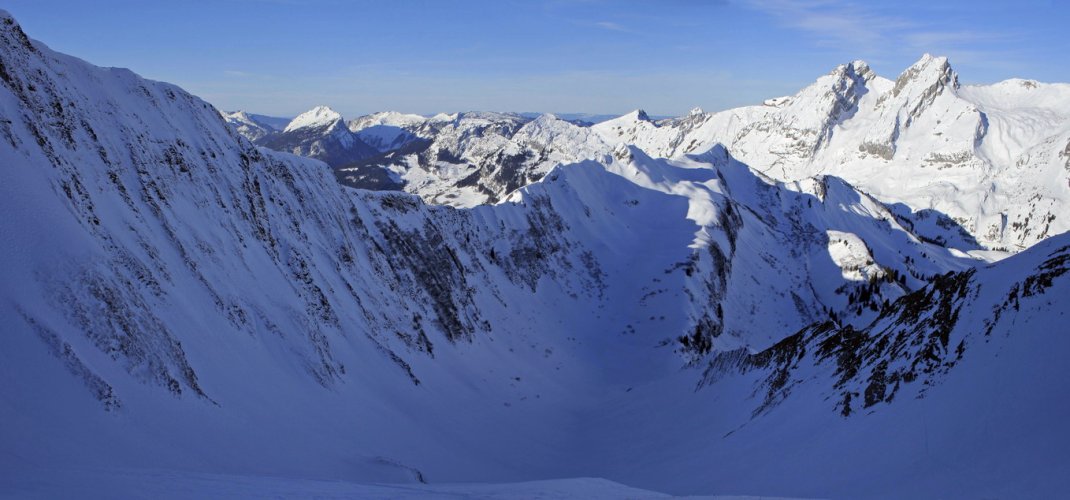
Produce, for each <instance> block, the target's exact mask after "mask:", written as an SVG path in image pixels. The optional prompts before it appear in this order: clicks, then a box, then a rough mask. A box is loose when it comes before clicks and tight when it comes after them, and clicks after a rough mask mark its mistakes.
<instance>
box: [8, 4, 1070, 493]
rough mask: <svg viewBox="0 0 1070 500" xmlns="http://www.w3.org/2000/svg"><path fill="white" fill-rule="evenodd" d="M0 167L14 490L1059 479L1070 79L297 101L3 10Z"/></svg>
mask: <svg viewBox="0 0 1070 500" xmlns="http://www.w3.org/2000/svg"><path fill="white" fill-rule="evenodd" d="M253 141H256V144H254V142H253ZM275 149H279V150H282V151H276V150H275ZM298 155H301V156H298ZM305 156H307V157H305ZM0 165H2V166H3V169H4V174H5V175H4V181H3V182H2V183H0V209H2V210H3V214H4V217H3V218H2V219H0V257H2V258H0V263H2V264H0V325H2V326H0V329H2V334H0V423H2V425H0V496H6V497H13V498H27V497H28V498H51V497H71V496H77V497H90V498H92V497H101V498H115V497H152V498H170V497H177V498H190V497H197V498H205V497H208V498H211V497H218V498H234V497H257V498H260V497H267V496H271V497H285V496H297V497H309V496H315V497H325V498H333V497H339V498H342V497H371V498H398V497H412V498H441V497H480V498H599V497H601V498H621V497H627V498H646V497H650V498H658V497H662V496H664V494H674V495H711V496H715V497H716V496H724V497H728V498H747V497H737V496H733V495H752V496H753V495H761V496H763V497H769V496H779V497H792V498H982V497H984V498H997V497H998V498H1002V497H1008V498H1054V497H1060V496H1065V495H1066V493H1067V492H1068V491H1070V474H1066V472H1067V471H1068V470H1070V452H1068V451H1067V450H1070V431H1068V430H1067V428H1066V425H1065V422H1066V421H1067V420H1068V418H1070V398H1067V397H1066V395H1067V394H1070V364H1068V363H1066V362H1065V359H1064V358H1065V353H1066V352H1068V351H1070V327H1068V326H1067V325H1068V324H1070V323H1068V319H1070V318H1067V317H1066V315H1067V312H1068V311H1070V308H1068V307H1067V306H1066V303H1067V298H1068V297H1070V274H1068V273H1067V272H1068V271H1070V234H1067V233H1065V231H1066V230H1067V229H1070V228H1068V227H1067V224H1068V221H1070V216H1068V215H1067V213H1068V210H1067V205H1066V201H1067V200H1068V199H1070V187H1068V185H1067V176H1068V172H1070V86H1067V85H1060V84H1041V83H1036V82H1032V81H1025V80H1016V81H1009V82H1003V83H999V84H995V85H991V86H984V87H968V86H960V85H959V84H958V82H957V77H956V75H955V74H954V72H953V71H952V70H951V69H950V66H949V65H948V64H947V61H946V60H944V59H942V58H933V57H928V56H926V57H925V58H923V59H922V60H921V61H919V62H918V63H917V64H915V65H914V66H913V67H911V68H910V69H908V70H907V71H906V72H904V74H903V75H902V76H900V77H899V78H898V79H897V80H896V81H895V82H892V81H890V80H885V79H882V78H880V77H877V76H875V75H874V74H873V73H872V71H870V70H869V68H868V67H867V66H866V65H865V64H864V63H860V62H855V63H851V64H848V65H845V66H842V67H839V68H837V69H836V70H835V71H833V73H831V74H830V75H827V76H825V77H822V78H821V79H819V80H818V81H817V82H816V83H815V84H813V85H812V86H810V87H807V88H806V89H804V90H803V91H801V92H800V93H799V94H796V95H795V96H791V97H786V98H778V99H772V100H770V101H768V102H767V103H766V104H765V105H762V106H755V107H750V108H742V109H736V110H728V111H723V112H720V113H705V112H703V111H701V110H695V111H693V112H692V113H690V114H689V115H688V116H686V117H682V118H675V119H667V120H657V121H655V120H651V119H650V118H649V117H647V116H646V114H645V113H643V112H635V113H632V114H629V115H625V116H623V117H620V118H615V119H612V120H609V121H605V122H602V123H599V124H595V125H593V126H589V125H586V124H583V123H575V122H571V121H566V120H562V119H559V118H557V117H554V116H552V115H543V116H539V117H536V118H530V117H527V116H524V115H519V114H508V113H483V112H480V113H457V114H448V115H447V114H443V115H437V116H434V117H430V118H427V117H421V116H416V115H404V114H400V113H379V114H376V115H369V116H366V117H361V118H358V119H356V120H353V121H349V122H346V121H345V120H344V119H343V118H342V116H341V115H340V114H338V113H337V112H335V111H333V110H331V109H330V108H328V107H326V106H323V107H317V108H315V109H313V110H311V111H309V112H307V113H304V114H302V115H301V116H299V117H297V118H295V119H294V120H293V121H291V122H289V123H287V124H285V125H283V124H282V123H280V122H279V121H278V120H273V119H271V118H270V117H264V116H260V115H253V114H249V113H244V112H235V113H221V112H220V111H218V110H217V109H215V108H214V107H212V106H211V105H210V104H208V103H206V102H205V101H203V100H201V99H199V98H197V97H195V96H192V95H190V94H188V93H186V92H185V91H183V90H182V89H180V88H178V87H176V86H174V85H170V84H167V83H161V82H154V81H149V80H145V79H143V78H141V77H139V76H137V75H136V74H134V73H133V72H131V71H129V70H125V69H116V68H100V67H96V66H93V65H91V64H88V63H86V62H84V61H81V60H79V59H76V58H73V57H70V56H67V55H63V54H60V53H56V52H54V51H52V50H50V49H49V48H48V47H46V46H45V45H44V44H41V43H39V42H36V41H33V40H31V39H30V38H28V37H27V36H26V35H25V34H24V33H23V31H22V29H21V28H20V27H19V25H18V23H17V22H16V21H15V20H14V19H13V18H12V17H11V16H10V15H8V14H6V13H3V12H2V11H0ZM354 185H358V186H362V187H365V188H369V187H370V188H374V189H354V188H353V187H351V186H354ZM595 478H597V479H595ZM625 485H626V486H625ZM656 492H661V493H656Z"/></svg>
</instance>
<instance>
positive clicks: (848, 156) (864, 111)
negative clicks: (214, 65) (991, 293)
mask: <svg viewBox="0 0 1070 500" xmlns="http://www.w3.org/2000/svg"><path fill="white" fill-rule="evenodd" d="M495 120H498V122H499V123H500V126H497V127H491V126H490V123H493V122H495ZM518 120H519V121H518ZM524 120H527V119H526V118H520V117H517V116H516V115H497V114H492V113H484V114H478V113H476V114H463V113H462V114H455V115H441V116H438V117H436V118H433V119H414V118H408V119H406V120H405V122H404V123H400V122H399V123H397V124H395V125H391V128H390V133H389V134H388V135H387V136H385V137H381V138H374V139H372V140H371V141H372V142H375V143H376V144H377V145H378V146H377V148H378V149H379V150H380V152H382V153H384V154H382V155H379V156H375V157H369V158H366V159H364V160H361V161H359V162H358V163H357V164H354V165H334V166H336V167H338V168H339V170H340V172H339V178H340V179H341V180H343V182H344V183H348V184H349V185H352V186H356V187H365V188H373V189H403V190H406V191H408V192H412V193H415V194H419V195H420V196H421V197H423V198H424V199H425V200H427V201H429V202H432V203H438V204H447V205H452V206H461V207H467V206H474V205H476V204H482V203H496V202H498V201H499V200H502V199H504V197H505V196H506V195H508V193H509V192H512V191H514V190H515V189H517V188H519V187H520V186H523V185H526V184H528V183H530V182H535V181H537V180H538V179H540V178H541V176H542V175H545V173H546V172H547V171H549V169H550V168H552V166H554V165H557V164H567V163H570V162H575V161H579V160H583V159H594V158H598V157H601V156H604V155H608V154H610V153H611V152H612V148H613V147H614V146H615V145H617V144H621V143H623V144H631V145H635V146H638V147H639V148H641V149H643V150H644V151H645V152H646V153H647V154H649V155H651V156H653V157H664V158H678V157H682V156H684V155H687V154H694V153H700V152H702V151H705V150H708V149H709V148H710V147H712V146H714V145H716V144H723V145H725V147H727V148H728V150H729V151H730V152H731V153H732V155H733V156H734V157H736V158H737V159H739V160H740V161H742V162H744V163H746V164H748V165H750V166H751V167H752V168H754V169H756V170H758V171H761V172H763V173H765V174H767V175H769V176H771V177H773V178H775V179H778V180H782V181H797V180H801V179H805V178H809V177H814V176H820V175H835V176H838V177H842V178H844V179H846V180H848V181H849V182H851V183H852V184H854V185H856V186H858V187H859V188H860V189H862V190H864V191H866V192H867V193H870V194H872V195H873V196H876V197H877V198H878V199H881V200H883V201H884V202H885V203H888V204H889V205H896V206H899V207H900V208H899V213H900V215H901V216H902V217H903V218H905V219H910V220H911V221H912V222H913V223H915V224H918V225H919V226H926V227H934V226H939V228H935V227H934V231H936V232H950V233H954V234H953V235H952V236H951V239H944V240H943V241H944V243H945V244H951V243H952V241H956V242H957V243H956V244H957V245H958V246H957V248H959V249H961V250H964V251H969V250H972V249H981V248H984V249H990V250H997V251H1002V252H1012V253H1013V252H1017V251H1020V250H1021V249H1023V248H1027V247H1029V246H1030V245H1032V244H1034V243H1035V242H1037V241H1040V240H1042V239H1044V238H1046V237H1048V236H1050V235H1053V234H1058V233H1060V232H1064V231H1066V230H1068V229H1070V222H1067V221H1066V220H1064V219H1065V218H1060V217H1059V214H1060V213H1066V212H1067V205H1066V204H1067V200H1068V199H1070V153H1068V152H1067V151H1070V149H1068V148H1070V125H1068V123H1070V85H1066V84H1043V83H1038V82H1034V81H1031V80H1008V81H1005V82H1000V83H997V84H993V85H980V86H962V85H960V84H959V82H958V75H957V74H956V73H955V71H954V70H953V69H952V68H951V65H950V64H949V62H948V60H947V58H944V57H934V56H931V55H928V54H926V55H924V56H923V57H922V58H921V59H919V60H918V61H917V62H916V63H915V64H914V65H912V66H911V67H910V68H907V69H906V70H905V71H904V72H903V73H902V74H900V75H899V76H898V77H897V78H896V79H895V80H894V81H893V80H888V79H885V78H882V77H880V76H877V75H876V74H875V73H874V72H873V70H872V69H871V68H870V67H869V65H868V64H866V63H865V62H864V61H854V62H852V63H849V64H845V65H841V66H839V67H837V68H835V69H834V70H833V71H832V72H831V73H829V74H828V75H825V76H822V77H821V78H818V79H817V81H815V82H814V84H812V85H810V86H808V87H806V88H804V89H802V90H801V91H799V92H798V93H797V94H795V95H793V96H788V97H783V98H776V99H770V100H767V101H766V103H765V104H763V105H761V106H750V107H744V108H738V109H731V110H727V111H721V112H717V113H706V112H703V111H702V110H700V109H697V110H693V111H692V112H691V113H689V114H688V115H686V116H684V117H680V118H673V119H664V120H657V121H655V120H652V119H650V118H649V116H647V114H646V113H645V112H643V111H642V110H636V111H634V112H632V113H629V114H626V115H624V116H621V117H619V118H614V119H611V120H607V121H604V122H601V123H598V124H595V125H593V126H591V127H589V128H588V127H582V126H578V125H576V124H575V123H571V122H567V121H563V120H557V121H553V120H550V119H548V118H547V119H543V118H540V119H539V120H541V121H542V122H541V123H539V124H533V125H532V128H537V129H543V130H545V129H547V128H548V127H551V126H552V127H553V128H555V129H556V132H553V133H547V134H541V135H540V134H535V135H533V134H531V133H530V132H527V131H525V129H526V128H527V126H526V125H525V124H524ZM535 121H538V120H532V121H531V122H527V123H534V122H535ZM551 122H553V123H551ZM436 124H437V125H436ZM444 124H452V125H449V126H444ZM521 125H524V126H521ZM351 127H352V125H351ZM354 130H356V129H354ZM588 130H589V131H593V132H594V133H595V135H597V136H599V137H593V136H592V134H590V133H589V132H588ZM521 131H525V132H526V133H521ZM514 134H519V135H518V136H517V137H514ZM369 135H372V134H371V133H369ZM440 135H441V137H440ZM462 137H463V138H464V139H463V140H461V138H462ZM415 138H423V139H425V140H426V141H429V142H417V141H414V140H413V139H415ZM425 146H426V149H424V147H425ZM390 148H393V151H391V150H390ZM503 164H509V165H511V167H510V168H507V169H502V168H501V165H503ZM387 177H388V178H389V182H385V181H384V178H387ZM366 179H371V182H368V181H366ZM457 193H463V194H459V195H458V194H457ZM934 212H936V213H939V214H942V216H938V217H937V219H939V220H938V221H937V222H934V220H933V219H932V215H931V214H933V213H934ZM941 238H943V237H942V236H941Z"/></svg>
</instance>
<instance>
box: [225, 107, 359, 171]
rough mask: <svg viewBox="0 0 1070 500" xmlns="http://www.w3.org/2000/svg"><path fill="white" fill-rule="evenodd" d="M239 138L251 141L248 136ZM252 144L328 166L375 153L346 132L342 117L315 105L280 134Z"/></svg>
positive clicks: (343, 163)
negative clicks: (307, 158) (320, 162)
mask: <svg viewBox="0 0 1070 500" xmlns="http://www.w3.org/2000/svg"><path fill="white" fill-rule="evenodd" d="M240 132H241V131H239V133H240ZM242 135H244V136H245V137H246V138H249V139H252V136H250V135H249V134H242ZM254 142H255V143H256V144H259V145H262V146H266V147H269V148H271V149H274V150H276V151H284V152H287V153H293V154H296V155H301V156H307V157H309V158H315V159H317V160H321V161H323V162H324V163H326V164H328V165H332V166H339V165H345V164H348V163H352V162H355V161H358V160H362V159H364V158H368V157H370V156H374V155H376V154H378V153H379V151H378V150H377V149H376V148H375V147H373V146H370V145H368V144H367V143H365V142H364V141H363V140H361V138H360V137H359V136H358V135H357V134H354V133H353V132H350V130H349V128H348V127H347V126H346V123H345V120H343V119H342V115H340V114H338V112H337V111H335V110H333V109H331V108H328V107H327V106H316V107H315V108H312V109H310V110H308V111H305V112H304V113H301V114H300V115H297V117H296V118H294V119H293V120H291V121H290V123H288V124H287V125H286V127H285V128H284V129H282V130H281V131H279V132H275V133H271V134H268V135H264V136H261V137H259V138H257V139H255V140H254Z"/></svg>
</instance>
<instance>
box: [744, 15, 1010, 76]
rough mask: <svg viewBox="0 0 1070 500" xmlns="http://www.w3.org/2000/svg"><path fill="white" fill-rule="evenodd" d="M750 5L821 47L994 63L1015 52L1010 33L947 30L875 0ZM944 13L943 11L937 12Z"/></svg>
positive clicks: (900, 55)
mask: <svg viewBox="0 0 1070 500" xmlns="http://www.w3.org/2000/svg"><path fill="white" fill-rule="evenodd" d="M744 3H745V4H746V5H748V6H749V7H751V8H754V9H757V10H760V11H762V12H765V13H766V14H769V15H770V16H772V17H773V18H774V19H776V21H777V22H779V23H780V24H782V25H784V26H788V27H791V28H796V29H798V30H802V31H804V32H806V33H808V34H809V35H810V36H812V37H813V39H814V42H815V44H816V45H818V46H820V47H837V48H845V49H848V50H850V51H851V52H853V53H856V54H860V55H861V54H867V55H868V57H875V58H883V57H908V56H909V57H917V56H918V55H920V54H922V53H926V52H928V53H933V54H939V55H947V56H949V57H951V58H952V59H954V60H956V61H957V62H966V60H971V61H976V60H980V59H987V60H989V61H991V62H992V63H994V64H1000V63H1001V61H1010V60H1011V59H1010V58H1013V54H1011V53H1010V52H1009V51H1007V50H1006V49H1005V48H1004V47H1000V45H1003V43H1001V42H1006V41H1010V40H1011V39H1012V38H1013V37H1012V36H1010V35H1008V34H1007V33H1000V32H991V31H986V32H980V31H970V30H955V31H949V30H945V29H943V28H942V26H940V25H939V24H938V23H936V22H930V21H927V20H926V19H924V18H919V17H918V16H913V17H911V18H907V17H903V15H901V14H900V13H890V12H889V11H887V10H882V9H880V8H878V7H876V6H874V5H873V4H869V3H858V2H855V1H852V0H744ZM935 18H936V19H939V16H935Z"/></svg>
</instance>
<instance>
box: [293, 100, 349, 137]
mask: <svg viewBox="0 0 1070 500" xmlns="http://www.w3.org/2000/svg"><path fill="white" fill-rule="evenodd" d="M341 120H342V115H340V114H338V112H337V111H335V110H333V109H331V108H329V107H327V106H316V107H314V108H312V109H310V110H308V111H305V112H304V113H301V114H299V115H297V117H296V118H294V119H293V120H292V121H290V123H289V124H288V125H286V128H285V129H283V132H293V131H295V130H299V129H303V128H322V127H327V126H330V125H333V124H334V123H336V122H338V121H341Z"/></svg>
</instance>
